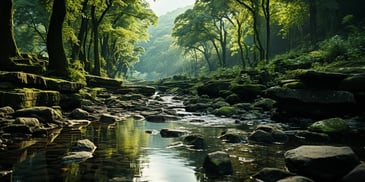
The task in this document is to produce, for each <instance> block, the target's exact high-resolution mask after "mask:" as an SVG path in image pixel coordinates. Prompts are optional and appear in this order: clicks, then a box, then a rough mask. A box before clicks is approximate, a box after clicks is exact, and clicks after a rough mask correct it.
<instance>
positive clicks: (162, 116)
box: [145, 113, 178, 123]
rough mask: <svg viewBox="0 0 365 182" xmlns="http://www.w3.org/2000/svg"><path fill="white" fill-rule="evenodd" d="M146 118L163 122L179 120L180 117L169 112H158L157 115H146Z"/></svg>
mask: <svg viewBox="0 0 365 182" xmlns="http://www.w3.org/2000/svg"><path fill="white" fill-rule="evenodd" d="M145 119H146V120H147V121H149V122H154V123H163V122H166V121H171V120H177V119H178V117H176V116H173V115H169V114H165V113H160V114H156V115H146V116H145Z"/></svg>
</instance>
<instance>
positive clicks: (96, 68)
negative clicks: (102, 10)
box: [91, 6, 101, 76]
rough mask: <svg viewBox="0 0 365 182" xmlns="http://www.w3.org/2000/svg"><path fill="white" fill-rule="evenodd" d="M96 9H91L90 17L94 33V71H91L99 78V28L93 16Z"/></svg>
mask: <svg viewBox="0 0 365 182" xmlns="http://www.w3.org/2000/svg"><path fill="white" fill-rule="evenodd" d="M95 9H96V7H95V6H93V7H92V8H91V17H92V22H93V33H94V69H93V74H94V75H97V76H100V75H101V72H100V67H101V63H100V54H99V32H98V28H99V23H98V20H97V19H96V15H95V11H96V10H95Z"/></svg>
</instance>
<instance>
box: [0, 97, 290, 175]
mask: <svg viewBox="0 0 365 182" xmlns="http://www.w3.org/2000/svg"><path fill="white" fill-rule="evenodd" d="M164 99H165V102H168V103H172V102H171V100H169V99H171V98H170V97H166V98H164ZM171 106H172V107H175V108H177V110H178V113H179V112H180V114H181V115H184V119H182V120H180V121H171V122H166V123H152V122H148V121H144V120H138V121H137V120H134V119H127V120H126V121H121V122H118V123H116V125H107V124H102V123H97V122H95V123H92V124H91V125H89V126H87V127H80V128H63V129H62V130H61V131H59V132H58V135H55V136H54V137H53V138H52V139H49V140H44V139H43V140H35V139H33V140H30V141H25V142H23V143H22V145H24V146H25V145H31V146H30V147H28V148H26V149H24V150H12V152H11V153H10V152H8V153H0V171H4V170H12V171H13V173H12V174H11V177H10V178H11V179H9V180H12V181H16V182H22V181H100V182H104V181H150V182H170V181H172V182H179V181H181V182H194V181H244V180H247V179H248V178H249V176H250V175H252V174H253V173H254V172H257V171H258V170H259V169H261V168H263V167H277V168H284V166H285V164H284V159H283V152H284V151H285V150H286V147H285V146H284V145H280V144H274V145H251V144H248V143H240V144H228V143H224V142H222V141H221V140H220V139H218V138H217V137H218V136H219V135H220V133H221V132H222V131H223V130H224V129H226V126H227V124H228V126H229V125H230V126H232V125H233V123H234V120H233V119H230V118H219V117H215V116H194V115H191V114H189V113H186V112H184V111H183V110H181V109H179V108H180V106H181V103H177V104H176V103H175V104H173V103H172V105H171ZM189 119H203V120H206V121H207V122H204V123H198V124H197V123H195V124H194V123H189V122H186V121H187V120H189ZM162 128H172V129H185V130H189V131H191V132H193V133H199V134H202V135H203V138H204V139H205V142H206V144H207V149H205V150H191V149H188V148H187V147H185V146H183V145H176V143H177V142H178V141H181V138H162V137H161V136H160V134H159V133H158V131H159V130H160V129H162ZM146 131H150V132H146ZM79 139H89V140H90V141H92V142H94V144H95V145H96V146H97V149H96V151H95V153H94V155H93V158H90V159H88V160H86V161H84V162H81V163H63V162H62V160H61V158H62V157H63V156H64V155H65V154H66V153H67V152H68V151H69V150H70V148H71V144H72V142H75V141H77V140H79ZM218 150H224V151H226V152H228V153H229V154H230V158H231V161H232V163H233V169H234V174H232V175H229V176H224V177H212V176H206V175H205V173H204V172H203V169H202V164H203V161H204V158H205V156H206V155H207V153H209V152H213V151H218Z"/></svg>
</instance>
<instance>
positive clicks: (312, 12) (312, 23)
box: [309, 0, 317, 43]
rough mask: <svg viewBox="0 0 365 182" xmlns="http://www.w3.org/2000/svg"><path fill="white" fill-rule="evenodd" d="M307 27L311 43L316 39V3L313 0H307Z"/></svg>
mask: <svg viewBox="0 0 365 182" xmlns="http://www.w3.org/2000/svg"><path fill="white" fill-rule="evenodd" d="M309 27H310V37H311V41H312V43H315V42H316V41H317V5H316V1H315V0H309Z"/></svg>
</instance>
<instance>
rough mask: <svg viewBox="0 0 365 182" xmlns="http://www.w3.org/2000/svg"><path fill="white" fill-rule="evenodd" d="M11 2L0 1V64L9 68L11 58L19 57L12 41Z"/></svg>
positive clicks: (7, 0) (10, 0)
mask: <svg viewBox="0 0 365 182" xmlns="http://www.w3.org/2000/svg"><path fill="white" fill-rule="evenodd" d="M13 13H14V12H13V1H12V0H1V1H0V26H1V28H0V42H1V43H0V64H1V65H2V66H1V67H3V66H4V67H5V66H10V65H11V63H12V61H11V58H12V57H18V56H20V53H19V51H18V48H17V46H16V43H15V39H14V31H13V28H14V24H13Z"/></svg>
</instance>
